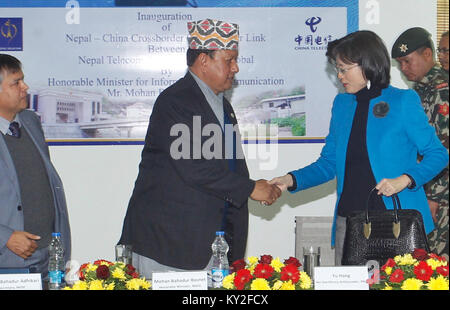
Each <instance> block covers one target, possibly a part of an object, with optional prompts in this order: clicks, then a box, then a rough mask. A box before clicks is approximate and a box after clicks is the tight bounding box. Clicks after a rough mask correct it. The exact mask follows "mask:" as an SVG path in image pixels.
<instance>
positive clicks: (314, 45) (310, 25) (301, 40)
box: [294, 16, 333, 50]
mask: <svg viewBox="0 0 450 310" xmlns="http://www.w3.org/2000/svg"><path fill="white" fill-rule="evenodd" d="M321 22H322V17H320V16H311V17H308V18H307V19H306V20H305V25H306V26H307V27H305V28H302V29H305V30H304V31H303V32H302V33H299V34H297V35H296V36H295V38H294V41H295V42H296V45H295V47H294V49H295V50H324V49H326V48H327V46H328V42H330V41H332V40H333V37H332V36H331V35H330V34H323V33H320V31H319V32H318V33H316V31H317V30H318V27H319V24H320V23H321Z"/></svg>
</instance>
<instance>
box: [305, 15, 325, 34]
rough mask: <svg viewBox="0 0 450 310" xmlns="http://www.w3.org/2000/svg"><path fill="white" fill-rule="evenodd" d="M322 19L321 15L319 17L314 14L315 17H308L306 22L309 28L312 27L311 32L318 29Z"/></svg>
mask: <svg viewBox="0 0 450 310" xmlns="http://www.w3.org/2000/svg"><path fill="white" fill-rule="evenodd" d="M321 21H322V18H321V17H319V16H318V17H315V16H313V17H310V18H308V19H307V20H306V22H305V24H306V25H307V26H309V28H310V29H311V32H316V30H317V27H316V25H317V24H319V23H320V22H321Z"/></svg>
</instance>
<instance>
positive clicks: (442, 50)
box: [437, 47, 448, 54]
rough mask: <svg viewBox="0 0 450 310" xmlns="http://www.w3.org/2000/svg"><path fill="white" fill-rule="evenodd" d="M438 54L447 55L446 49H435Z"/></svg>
mask: <svg viewBox="0 0 450 310" xmlns="http://www.w3.org/2000/svg"><path fill="white" fill-rule="evenodd" d="M437 51H438V53H439V54H440V53H442V54H448V48H440V47H439V48H438V49H437Z"/></svg>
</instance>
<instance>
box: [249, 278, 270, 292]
mask: <svg viewBox="0 0 450 310" xmlns="http://www.w3.org/2000/svg"><path fill="white" fill-rule="evenodd" d="M250 289H251V290H255V291H256V290H270V286H269V282H267V280H266V279H261V278H258V279H255V280H253V282H252V284H251V285H250Z"/></svg>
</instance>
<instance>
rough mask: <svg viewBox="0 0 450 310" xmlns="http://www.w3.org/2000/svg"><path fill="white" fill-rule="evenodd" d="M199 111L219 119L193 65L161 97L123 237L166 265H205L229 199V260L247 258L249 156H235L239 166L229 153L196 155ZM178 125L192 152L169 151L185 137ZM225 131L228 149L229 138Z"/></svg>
mask: <svg viewBox="0 0 450 310" xmlns="http://www.w3.org/2000/svg"><path fill="white" fill-rule="evenodd" d="M224 107H225V112H226V113H228V115H229V116H230V118H231V120H232V122H233V123H234V124H236V119H235V117H234V112H233V108H232V107H231V105H230V103H229V102H228V101H227V100H226V99H224ZM194 116H197V117H200V120H201V127H202V128H203V127H204V126H205V125H207V124H216V125H217V126H220V125H219V122H218V120H217V118H216V116H215V114H214V112H213V111H212V109H211V107H210V106H209V104H208V102H207V101H206V98H205V96H204V95H203V93H202V91H201V90H200V88H199V86H198V85H197V83H196V82H195V80H194V79H193V77H192V75H191V74H190V73H189V72H188V73H187V74H186V75H185V77H184V78H181V79H180V80H178V81H177V82H176V83H175V84H173V85H172V86H170V87H169V88H167V89H166V90H165V91H164V92H162V93H161V94H160V96H159V97H158V99H157V100H156V103H155V106H154V108H153V112H152V115H151V117H150V125H149V127H148V131H147V135H146V138H145V146H144V149H143V151H142V160H141V163H140V165H139V175H138V177H137V180H136V183H135V188H134V191H133V194H132V197H131V199H130V202H129V205H128V210H127V213H126V216H125V220H124V225H123V231H122V236H121V239H120V241H119V243H125V244H131V245H132V246H133V251H134V252H136V253H138V254H140V255H143V256H146V257H149V258H151V259H154V260H156V261H157V262H159V263H161V264H164V265H168V266H172V267H176V268H180V269H188V270H195V269H202V268H204V267H205V266H206V265H207V263H208V261H209V258H210V256H211V243H212V242H213V240H214V238H215V232H216V231H218V230H221V225H222V218H223V214H224V209H225V204H226V203H227V202H228V204H229V207H228V208H227V216H226V217H227V221H226V222H227V225H226V229H225V230H226V236H228V239H227V240H228V243H229V246H230V254H231V255H229V258H230V260H231V261H230V263H231V262H232V261H234V260H236V259H240V258H243V257H244V255H245V247H246V243H247V232H248V207H247V201H248V197H249V196H250V194H251V192H252V191H253V188H254V186H255V182H254V181H253V180H250V179H249V174H248V169H247V165H246V163H245V159H238V160H237V161H236V169H235V172H232V171H230V169H229V167H228V160H227V159H225V157H224V156H221V157H220V158H218V159H205V158H204V157H203V155H202V154H200V158H198V159H193V155H194V153H195V152H194V151H193V149H194V148H196V147H197V148H198V147H199V144H198V143H194V142H193V140H195V139H196V137H192V135H193V132H198V130H197V129H196V128H194V127H195V126H194V123H195V122H194V121H193V119H194ZM174 125H175V127H173V126H174ZM172 127H173V128H174V129H176V128H178V129H180V128H184V129H186V130H189V133H190V135H191V137H190V139H188V141H189V142H188V144H187V145H186V144H185V145H183V147H186V146H188V147H189V148H190V150H189V151H190V152H189V153H190V156H189V158H187V159H183V158H182V159H174V158H173V157H172V156H171V146H172V143H173V142H174V141H175V143H177V139H180V136H179V132H178V131H177V130H174V131H173V132H172V136H171V128H172ZM172 130H173V129H172ZM207 134H209V132H208V133H207ZM173 135H175V136H173ZM219 136H220V137H219V140H218V141H219V142H221V143H222V154H223V153H224V150H225V147H224V140H225V139H224V138H223V136H222V135H219ZM197 138H199V139H201V140H199V141H201V145H203V142H205V141H206V140H208V139H211V136H202V137H199V136H198V135H197ZM215 138H217V137H216V136H215ZM179 141H180V140H178V142H179ZM210 142H211V140H210ZM216 146H217V145H216ZM172 147H173V146H172ZM177 149H178V148H177ZM184 150H186V149H184ZM197 150H198V149H197ZM173 151H174V150H173V149H172V152H173ZM197 153H198V152H197Z"/></svg>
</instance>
